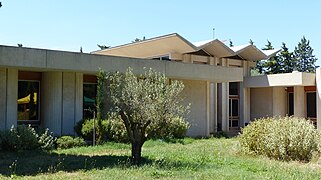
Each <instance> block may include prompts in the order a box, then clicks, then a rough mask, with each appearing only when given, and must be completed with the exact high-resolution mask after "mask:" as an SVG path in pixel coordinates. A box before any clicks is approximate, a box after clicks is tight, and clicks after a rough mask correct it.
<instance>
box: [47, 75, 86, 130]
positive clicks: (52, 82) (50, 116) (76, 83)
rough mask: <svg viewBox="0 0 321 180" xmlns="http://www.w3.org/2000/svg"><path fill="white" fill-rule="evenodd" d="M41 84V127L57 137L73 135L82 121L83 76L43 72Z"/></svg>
mask: <svg viewBox="0 0 321 180" xmlns="http://www.w3.org/2000/svg"><path fill="white" fill-rule="evenodd" d="M41 84H42V86H41V87H42V88H41V89H42V96H41V98H42V105H41V107H42V118H41V121H42V124H43V126H44V127H46V128H47V127H48V128H49V129H50V130H51V131H53V132H54V133H55V134H57V135H74V134H75V133H74V126H75V124H76V123H77V122H78V121H79V120H81V119H82V108H83V74H82V73H74V72H44V73H43V77H42V83H41Z"/></svg>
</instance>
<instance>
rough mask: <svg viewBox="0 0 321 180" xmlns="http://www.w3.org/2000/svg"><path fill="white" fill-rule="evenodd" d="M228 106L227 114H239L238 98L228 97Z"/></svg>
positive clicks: (234, 115) (235, 115)
mask: <svg viewBox="0 0 321 180" xmlns="http://www.w3.org/2000/svg"><path fill="white" fill-rule="evenodd" d="M229 102H230V108H229V115H230V116H232V117H238V116H239V100H238V99H230V101H229Z"/></svg>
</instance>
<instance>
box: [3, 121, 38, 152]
mask: <svg viewBox="0 0 321 180" xmlns="http://www.w3.org/2000/svg"><path fill="white" fill-rule="evenodd" d="M1 139H2V140H1V142H2V143H1V146H2V149H3V150H9V151H16V150H30V149H37V148H38V147H39V146H40V145H39V143H38V134H37V133H36V131H35V130H34V129H33V128H32V127H30V126H23V125H21V126H20V125H19V126H18V127H17V128H14V127H12V128H11V129H10V130H9V131H4V132H2V133H1Z"/></svg>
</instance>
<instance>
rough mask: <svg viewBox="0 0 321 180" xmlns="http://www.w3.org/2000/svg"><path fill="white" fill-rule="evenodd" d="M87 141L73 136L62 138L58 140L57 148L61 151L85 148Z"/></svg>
mask: <svg viewBox="0 0 321 180" xmlns="http://www.w3.org/2000/svg"><path fill="white" fill-rule="evenodd" d="M84 145H85V141H84V139H83V138H80V137H75V138H73V137H71V136H61V137H60V138H58V139H57V147H58V148H61V149H67V148H73V147H79V146H84Z"/></svg>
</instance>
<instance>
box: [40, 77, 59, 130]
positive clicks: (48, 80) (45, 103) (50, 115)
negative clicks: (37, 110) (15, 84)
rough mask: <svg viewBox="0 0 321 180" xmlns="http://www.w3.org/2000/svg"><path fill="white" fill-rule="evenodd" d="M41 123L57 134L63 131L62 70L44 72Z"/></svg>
mask: <svg viewBox="0 0 321 180" xmlns="http://www.w3.org/2000/svg"><path fill="white" fill-rule="evenodd" d="M41 102H42V103H41V115H42V116H41V124H42V126H43V127H45V128H49V129H50V130H51V131H52V132H54V133H55V134H56V135H61V133H62V108H63V107H62V72H43V73H42V82H41Z"/></svg>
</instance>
